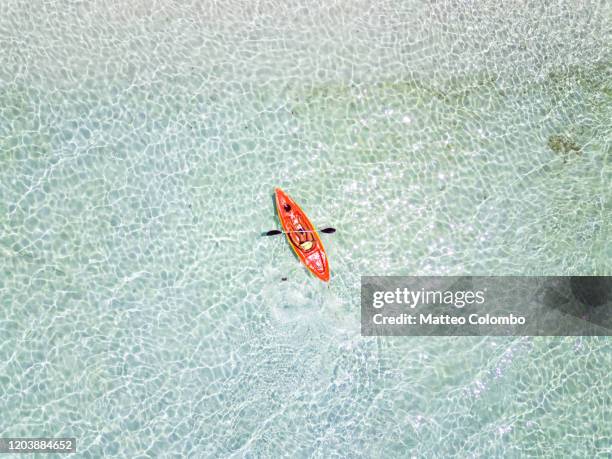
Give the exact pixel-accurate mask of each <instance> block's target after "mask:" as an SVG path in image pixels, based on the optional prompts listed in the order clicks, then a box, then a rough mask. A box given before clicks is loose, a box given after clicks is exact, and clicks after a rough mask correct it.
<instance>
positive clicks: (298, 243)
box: [275, 188, 329, 282]
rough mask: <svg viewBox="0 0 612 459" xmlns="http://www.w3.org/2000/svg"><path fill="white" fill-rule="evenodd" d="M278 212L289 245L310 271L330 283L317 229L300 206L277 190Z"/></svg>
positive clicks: (326, 262) (325, 256)
mask: <svg viewBox="0 0 612 459" xmlns="http://www.w3.org/2000/svg"><path fill="white" fill-rule="evenodd" d="M275 194H276V211H277V212H278V219H279V220H280V222H281V225H282V227H283V230H284V231H285V235H286V236H287V240H288V241H289V245H290V246H291V247H292V248H293V250H294V251H295V253H296V255H297V256H298V258H299V259H300V260H301V261H302V263H304V264H305V265H306V267H307V268H308V270H309V271H310V272H311V273H312V274H314V275H315V276H317V277H318V278H319V279H321V280H322V281H324V282H327V281H329V262H328V261H327V255H326V254H325V248H324V247H323V243H322V242H321V238H320V237H319V234H318V233H317V230H316V229H315V227H314V226H313V225H312V223H310V220H309V219H308V217H307V216H306V214H305V213H304V211H303V210H302V209H300V206H298V205H297V204H296V203H295V201H294V200H293V199H291V198H290V197H289V196H287V194H286V193H285V192H284V191H283V190H281V189H280V188H276V190H275Z"/></svg>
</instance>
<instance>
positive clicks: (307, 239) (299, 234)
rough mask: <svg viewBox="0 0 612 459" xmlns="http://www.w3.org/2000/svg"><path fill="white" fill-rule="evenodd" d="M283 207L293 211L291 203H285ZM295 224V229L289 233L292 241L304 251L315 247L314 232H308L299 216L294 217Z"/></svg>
mask: <svg viewBox="0 0 612 459" xmlns="http://www.w3.org/2000/svg"><path fill="white" fill-rule="evenodd" d="M283 208H284V209H285V212H291V205H289V204H288V203H285V205H284V206H283ZM293 224H294V228H295V229H294V230H293V231H291V232H290V233H289V237H290V238H291V242H293V244H294V245H296V246H298V247H299V248H300V249H302V250H303V251H304V252H308V251H309V250H312V248H313V247H314V237H313V236H312V233H311V232H306V230H305V229H304V227H303V226H302V225H301V224H300V221H299V219H298V218H297V217H294V218H293Z"/></svg>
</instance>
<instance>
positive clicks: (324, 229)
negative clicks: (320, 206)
mask: <svg viewBox="0 0 612 459" xmlns="http://www.w3.org/2000/svg"><path fill="white" fill-rule="evenodd" d="M321 232H322V233H325V234H334V233H335V232H336V228H323V229H322V230H321Z"/></svg>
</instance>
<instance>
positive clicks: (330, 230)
mask: <svg viewBox="0 0 612 459" xmlns="http://www.w3.org/2000/svg"><path fill="white" fill-rule="evenodd" d="M319 231H320V232H321V233H325V234H333V233H335V232H336V228H323V229H322V230H319ZM290 232H291V233H314V231H306V230H304V231H290ZM279 234H287V233H286V232H285V231H281V230H270V231H268V232H266V233H263V234H262V236H277V235H279Z"/></svg>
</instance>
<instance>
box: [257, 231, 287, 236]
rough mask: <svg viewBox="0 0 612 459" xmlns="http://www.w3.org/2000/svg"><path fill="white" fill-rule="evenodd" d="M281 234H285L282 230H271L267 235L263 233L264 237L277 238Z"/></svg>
mask: <svg viewBox="0 0 612 459" xmlns="http://www.w3.org/2000/svg"><path fill="white" fill-rule="evenodd" d="M279 234H283V232H282V231H281V230H270V231H268V232H266V233H263V234H262V236H277V235H279Z"/></svg>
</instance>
